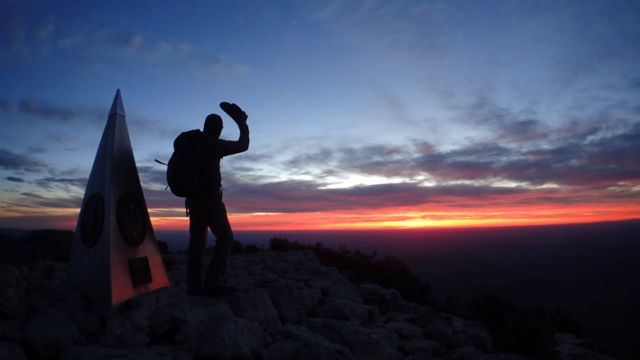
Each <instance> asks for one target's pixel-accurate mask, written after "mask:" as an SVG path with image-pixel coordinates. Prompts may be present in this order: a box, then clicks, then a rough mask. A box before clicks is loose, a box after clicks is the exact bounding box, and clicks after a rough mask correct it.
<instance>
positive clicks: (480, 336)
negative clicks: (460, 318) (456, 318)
mask: <svg viewBox="0 0 640 360" xmlns="http://www.w3.org/2000/svg"><path fill="white" fill-rule="evenodd" d="M462 333H463V334H464V335H465V336H466V337H467V339H469V341H470V342H471V344H472V345H473V346H475V347H476V348H478V349H480V350H482V351H484V352H490V351H493V336H491V333H490V332H489V329H487V327H486V326H484V325H482V324H481V323H479V322H477V321H465V323H464V327H463V328H462Z"/></svg>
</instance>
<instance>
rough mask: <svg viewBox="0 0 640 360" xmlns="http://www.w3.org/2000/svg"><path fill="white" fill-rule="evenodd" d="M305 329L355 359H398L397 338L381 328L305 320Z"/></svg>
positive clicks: (343, 322)
mask: <svg viewBox="0 0 640 360" xmlns="http://www.w3.org/2000/svg"><path fill="white" fill-rule="evenodd" d="M303 325H305V326H306V327H307V328H309V329H310V330H311V331H314V332H316V333H318V334H320V335H322V336H324V337H325V338H327V339H328V340H329V341H331V342H333V343H335V344H340V345H343V346H345V347H347V348H348V349H349V352H351V354H352V355H353V357H354V358H356V359H399V358H400V357H401V353H400V352H399V351H398V345H399V342H398V338H397V336H396V335H395V334H393V333H390V332H388V331H385V330H384V329H381V328H373V329H370V328H364V327H360V326H358V325H356V324H354V323H351V322H347V321H339V320H330V319H306V320H305V321H304V322H303Z"/></svg>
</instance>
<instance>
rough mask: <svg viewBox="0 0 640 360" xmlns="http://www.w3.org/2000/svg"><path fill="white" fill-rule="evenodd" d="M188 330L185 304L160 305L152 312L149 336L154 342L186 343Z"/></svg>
mask: <svg viewBox="0 0 640 360" xmlns="http://www.w3.org/2000/svg"><path fill="white" fill-rule="evenodd" d="M188 332H189V328H188V310H187V308H186V305H185V304H175V305H168V306H160V307H158V308H156V310H155V311H154V312H153V313H152V314H151V317H150V319H149V336H150V338H151V340H152V341H153V342H154V343H163V344H185V343H186V342H187V336H188Z"/></svg>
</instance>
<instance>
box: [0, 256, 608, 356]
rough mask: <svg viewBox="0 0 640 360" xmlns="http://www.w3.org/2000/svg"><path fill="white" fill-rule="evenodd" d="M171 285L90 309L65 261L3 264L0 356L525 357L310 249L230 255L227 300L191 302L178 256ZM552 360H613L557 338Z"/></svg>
mask: <svg viewBox="0 0 640 360" xmlns="http://www.w3.org/2000/svg"><path fill="white" fill-rule="evenodd" d="M165 262H166V264H167V270H168V272H169V276H170V278H171V281H172V287H170V288H164V289H161V290H158V291H155V292H152V293H149V294H146V295H144V296H140V297H137V298H134V299H131V300H129V301H127V302H125V303H123V304H121V305H120V306H118V307H117V308H115V309H114V310H113V311H112V312H111V313H110V314H107V315H97V314H95V313H93V312H92V311H91V310H90V308H89V305H88V304H87V302H86V301H85V299H84V297H83V296H82V295H81V294H80V293H79V292H77V291H75V290H73V289H71V288H69V287H68V286H67V285H66V282H65V274H66V268H67V264H66V263H64V262H54V261H50V260H49V261H39V262H35V263H28V264H23V265H15V264H0V359H65V360H75V359H132V360H134V359H135V360H142V359H268V360H271V359H273V360H275V359H285V360H287V359H289V360H295V359H304V360H313V359H317V360H321V359H332V360H338V359H385V360H386V359H389V360H391V359H412V360H419V359H420V360H428V359H451V360H453V359H456V360H457V359H460V360H466V359H480V360H482V359H502V360H516V359H526V358H525V357H522V356H521V355H516V354H510V353H504V352H497V351H495V349H494V345H493V344H494V341H493V339H492V336H491V334H490V332H489V331H488V330H487V328H486V327H485V326H483V325H482V324H480V323H478V322H474V321H469V320H465V319H462V318H459V317H456V316H453V315H450V314H447V313H441V312H438V311H435V310H434V309H432V308H431V307H429V306H424V305H417V304H414V303H411V302H408V301H405V300H404V299H403V297H402V296H401V295H400V293H399V292H398V291H396V290H394V289H387V288H384V287H382V286H380V285H378V284H375V283H362V284H355V283H353V282H351V281H349V280H348V278H347V277H346V276H344V275H343V274H341V273H340V272H339V271H338V270H336V269H335V268H332V267H327V266H323V265H321V264H320V263H319V261H318V259H317V257H316V256H315V254H314V253H313V252H311V251H292V252H272V251H262V252H256V253H252V254H237V255H234V256H232V257H231V259H230V265H229V284H230V285H233V286H235V287H237V289H238V291H237V292H236V293H235V294H233V295H231V296H227V297H194V296H187V295H186V291H185V278H186V275H185V271H186V255H185V254H180V253H178V254H167V255H165ZM556 341H557V344H558V345H557V347H556V350H557V358H559V359H603V360H604V359H611V358H609V357H606V356H603V355H600V354H597V353H595V352H593V351H591V350H588V349H586V348H584V347H582V346H581V342H580V340H579V339H578V338H576V337H575V336H573V335H571V334H556Z"/></svg>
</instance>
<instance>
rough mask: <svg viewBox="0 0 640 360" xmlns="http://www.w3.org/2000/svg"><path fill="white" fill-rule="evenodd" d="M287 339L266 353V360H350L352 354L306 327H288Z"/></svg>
mask: <svg viewBox="0 0 640 360" xmlns="http://www.w3.org/2000/svg"><path fill="white" fill-rule="evenodd" d="M283 332H284V334H285V339H284V340H282V341H280V342H277V343H275V344H273V345H271V346H270V347H269V348H268V349H267V350H266V351H265V352H264V359H265V360H350V359H352V356H351V353H349V351H348V350H347V349H346V348H345V347H343V346H340V345H336V344H333V343H331V342H329V341H328V340H327V339H325V338H324V337H322V336H320V335H318V334H316V333H314V332H311V331H310V330H308V329H306V328H305V327H302V326H298V325H287V326H286V327H285V328H284V331H283Z"/></svg>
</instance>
